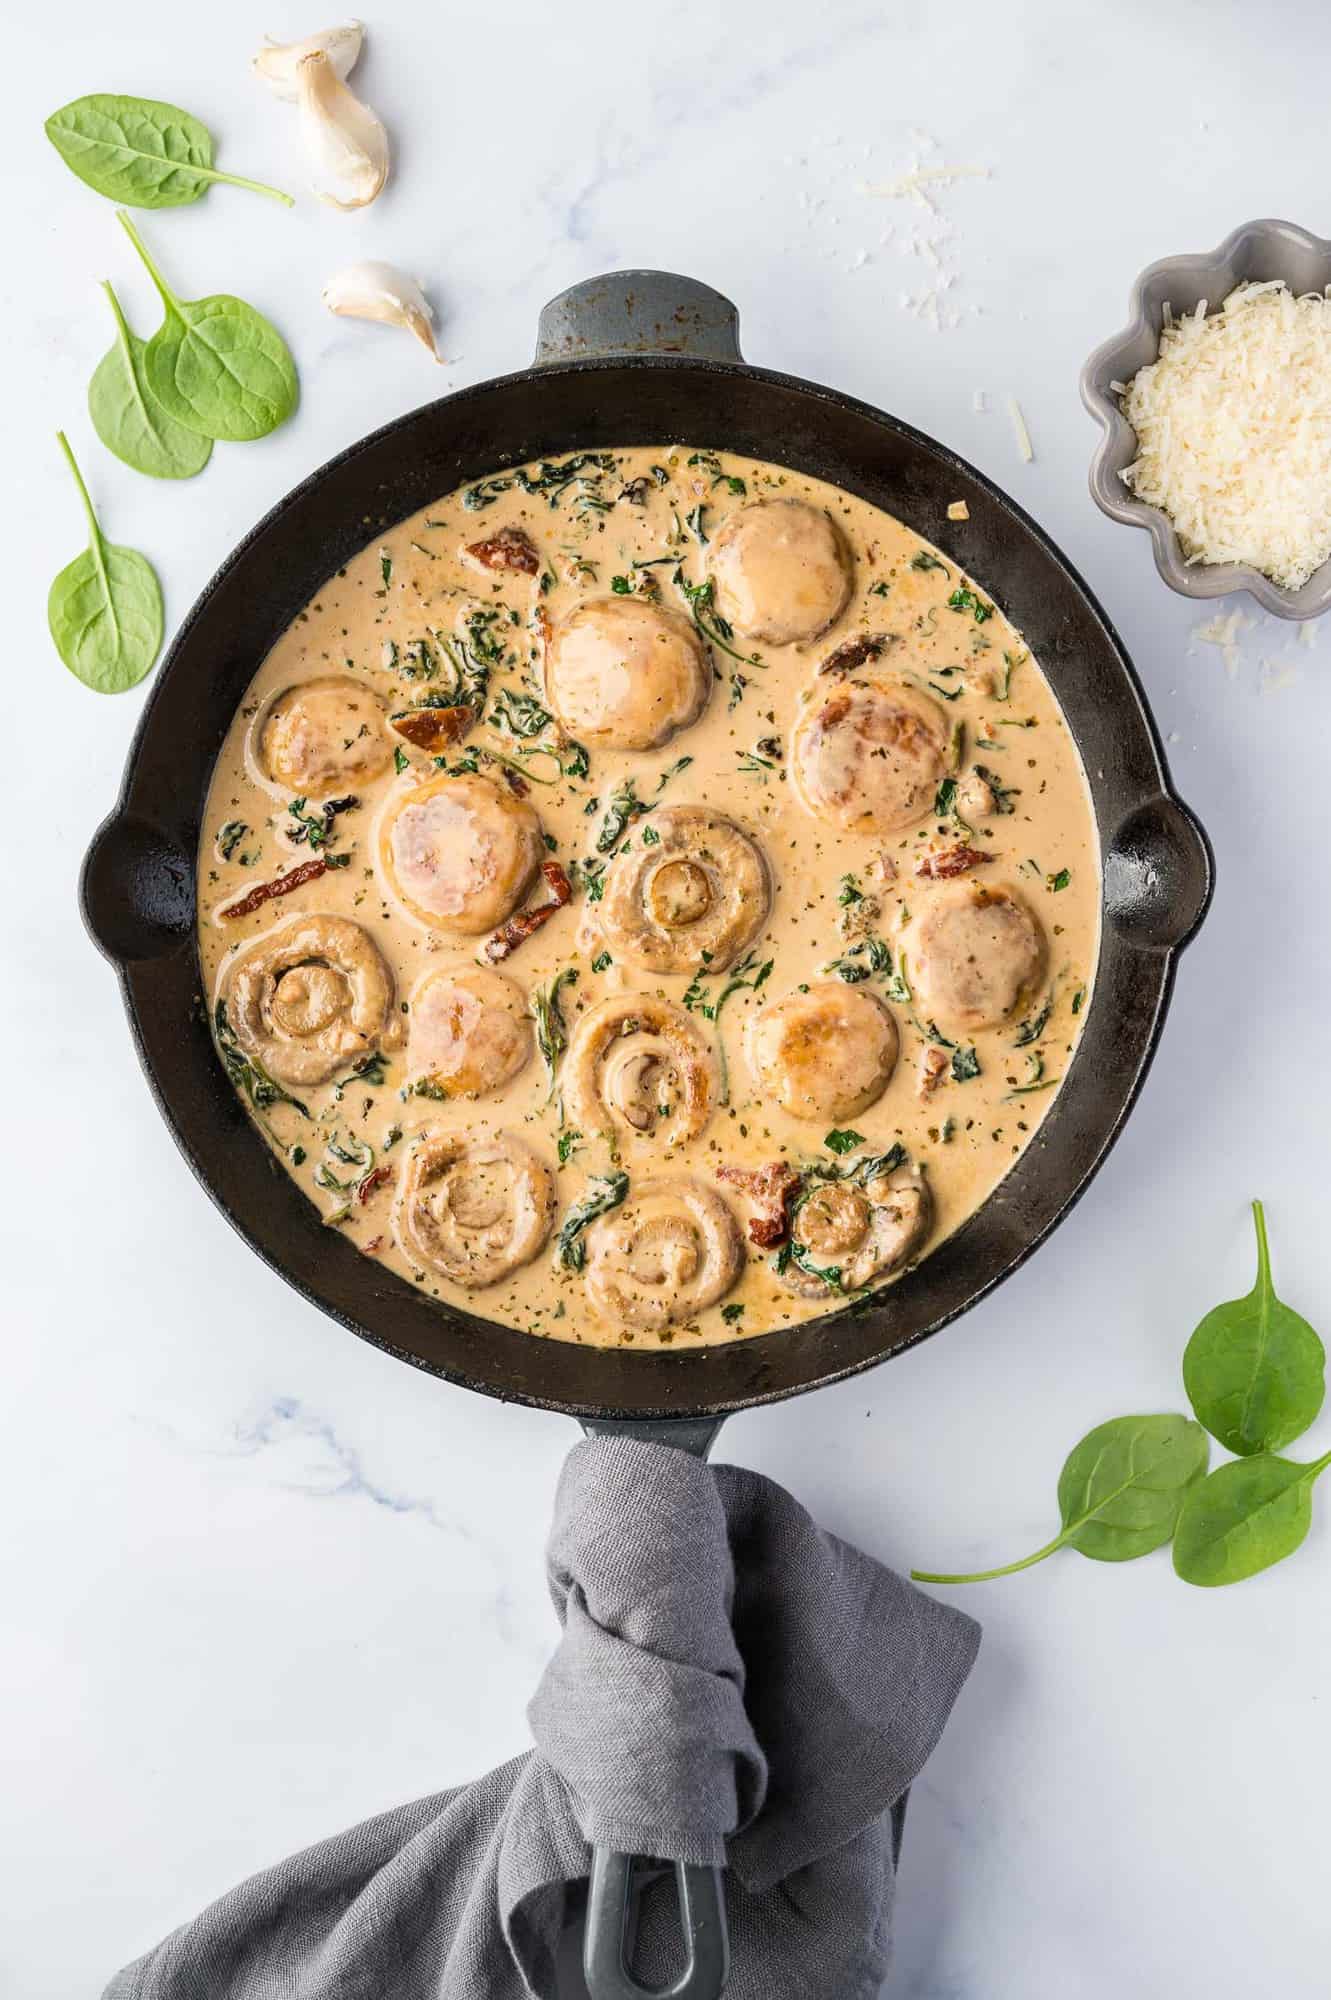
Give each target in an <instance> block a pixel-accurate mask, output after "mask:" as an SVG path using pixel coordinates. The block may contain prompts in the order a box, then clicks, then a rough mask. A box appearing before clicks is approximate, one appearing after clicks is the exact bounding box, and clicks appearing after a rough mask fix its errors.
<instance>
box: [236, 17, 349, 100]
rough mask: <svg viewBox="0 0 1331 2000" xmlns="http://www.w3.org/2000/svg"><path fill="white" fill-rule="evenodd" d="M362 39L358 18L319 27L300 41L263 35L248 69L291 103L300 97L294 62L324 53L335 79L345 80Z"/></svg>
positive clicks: (276, 94) (277, 94) (343, 81)
mask: <svg viewBox="0 0 1331 2000" xmlns="http://www.w3.org/2000/svg"><path fill="white" fill-rule="evenodd" d="M364 40H365V29H364V27H363V26H362V24H361V23H360V22H359V21H347V22H345V23H344V24H343V26H342V27H340V28H321V29H320V30H319V33H318V34H317V35H307V36H306V37H305V40H304V41H303V42H275V41H273V39H272V37H271V36H265V38H264V47H263V48H261V49H260V50H259V53H258V55H257V56H255V58H254V61H253V62H252V63H251V64H250V68H251V69H252V70H253V71H254V74H255V75H256V76H258V77H262V79H263V81H264V82H265V83H266V84H267V85H268V88H269V89H270V90H271V91H272V93H273V95H274V97H280V98H281V99H282V101H283V102H284V103H285V104H294V103H295V102H296V100H297V98H298V97H299V96H300V80H299V78H298V76H297V74H296V71H297V65H298V64H299V63H300V62H301V61H302V60H303V59H304V57H306V56H316V55H325V56H327V57H328V60H329V62H330V63H331V64H332V65H333V68H334V69H335V70H336V72H337V77H338V81H339V82H340V83H345V82H346V80H347V78H348V77H349V76H350V74H351V72H352V70H353V69H354V68H355V67H356V61H357V58H358V57H359V55H360V52H361V44H362V42H363V41H364Z"/></svg>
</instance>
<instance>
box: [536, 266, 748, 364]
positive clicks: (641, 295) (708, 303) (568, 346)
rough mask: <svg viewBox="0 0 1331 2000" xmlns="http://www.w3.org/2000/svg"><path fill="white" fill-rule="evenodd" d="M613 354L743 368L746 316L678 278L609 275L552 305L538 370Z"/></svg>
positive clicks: (540, 333) (705, 288) (540, 338)
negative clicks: (738, 363)
mask: <svg viewBox="0 0 1331 2000" xmlns="http://www.w3.org/2000/svg"><path fill="white" fill-rule="evenodd" d="M614 354H681V355H687V356H691V357H693V358H694V359H697V360H703V361H742V360H743V358H744V357H743V355H742V354H741V353H740V351H739V313H738V312H737V310H736V309H735V307H734V306H733V305H732V304H731V302H730V300H729V299H728V298H726V297H725V296H724V294H723V293H721V292H715V291H713V290H712V287H711V286H710V285H704V284H700V283H699V281H698V280H697V279H696V278H683V277H679V276H677V275H676V274H675V273H674V272H673V271H608V272H607V273H606V274H605V276H604V277H600V278H584V279H582V280H581V282H580V283H578V284H576V285H570V286H569V288H568V290H567V291H566V292H561V293H560V294H559V296H558V298H555V299H551V301H550V303H549V305H547V306H546V307H545V309H544V311H543V312H542V314H541V319H540V326H539V328H538V330H537V339H536V366H537V367H538V368H540V367H543V366H544V365H545V364H546V363H547V362H551V361H588V360H591V361H596V360H601V359H603V358H604V357H606V356H608V355H614Z"/></svg>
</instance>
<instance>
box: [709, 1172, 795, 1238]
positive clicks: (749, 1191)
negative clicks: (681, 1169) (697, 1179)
mask: <svg viewBox="0 0 1331 2000" xmlns="http://www.w3.org/2000/svg"><path fill="white" fill-rule="evenodd" d="M716 1178H717V1179H718V1180H719V1181H724V1182H725V1183H726V1185H727V1186H728V1187H735V1188H738V1189H739V1190H740V1192H741V1193H742V1194H745V1195H747V1196H748V1198H749V1200H750V1201H751V1202H752V1203H753V1205H754V1207H755V1208H756V1209H757V1210H758V1213H757V1214H756V1215H752V1216H750V1218H749V1238H750V1240H751V1241H752V1242H754V1243H756V1244H757V1245H758V1247H759V1248H760V1249H762V1250H771V1249H772V1248H774V1246H775V1245H776V1244H778V1243H781V1242H784V1240H785V1238H786V1236H787V1235H788V1234H789V1231H790V1212H789V1211H790V1203H791V1201H792V1199H793V1198H794V1196H795V1195H796V1194H797V1193H798V1192H799V1187H800V1177H799V1175H798V1174H797V1173H796V1172H795V1169H794V1168H793V1167H792V1166H791V1165H790V1164H789V1162H788V1161H786V1160H771V1161H769V1162H768V1164H767V1165H766V1166H765V1167H729V1166H726V1167H718V1168H717V1170H716Z"/></svg>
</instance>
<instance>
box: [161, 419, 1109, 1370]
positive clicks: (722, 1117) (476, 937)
mask: <svg viewBox="0 0 1331 2000" xmlns="http://www.w3.org/2000/svg"><path fill="white" fill-rule="evenodd" d="M959 533H960V534H961V535H962V536H964V530H961V531H959ZM709 585H710V587H709ZM422 704H432V706H422ZM459 711H462V712H459ZM477 717H479V719H476V718H477ZM459 730H460V731H462V732H463V733H461V734H460V735H459V734H457V733H456V732H458V731H459ZM320 863H322V864H324V865H323V866H322V867H321V866H320V865H319V864H320ZM561 871H562V878H563V879H561ZM279 880H283V881H292V880H294V881H295V882H296V883H297V886H295V887H294V888H290V889H288V890H287V892H286V893H283V894H281V895H279V896H274V897H265V898H261V897H260V896H259V895H258V894H257V893H256V891H258V890H260V889H262V888H263V887H264V886H265V885H268V884H271V883H274V882H276V881H279ZM564 880H567V883H568V886H569V889H570V891H571V893H570V895H569V898H568V900H567V902H565V903H563V904H562V905H561V906H560V907H558V908H557V909H556V910H555V912H554V914H553V916H551V917H550V918H549V920H548V921H545V922H543V923H541V924H539V926H537V927H531V926H529V925H528V923H527V922H526V921H524V915H523V913H525V912H529V911H532V910H534V909H536V908H538V907H540V906H541V905H543V904H545V903H549V902H555V901H557V899H558V898H559V897H560V896H562V894H563V883H564ZM199 910H200V929H199V944H200V953H201V958H202V964H203V971H204V977H205V980H206V984H207V989H208V993H209V997H210V1003H211V1005H212V1006H213V1009H214V1021H215V1024H216V1027H217V1030H218V1045H219V1051H220V1053H221V1055H222V1057H223V1060H224V1061H225V1062H226V1064H227V1067H228V1069H229V1071H230V1073H231V1075H232V1078H233V1080H234V1081H235V1083H236V1085H237V1087H238V1088H239V1089H240V1090H241V1092H242V1094H243V1095H244V1096H245V1098H246V1100H247V1102H249V1104H250V1107H251V1110H252V1112H253V1115H254V1117H255V1120H256V1123H257V1124H258V1126H259V1128H260V1130H261V1131H262V1132H263V1134H264V1136H265V1138H266V1139H267V1141H268V1142H269V1144H270V1145H271V1146H272V1147H273V1148H274V1150H275V1151H276V1152H277V1154H278V1157H279V1158H280V1159H281V1160H282V1161H283V1162H284V1163H285V1165H286V1167H287V1169H288V1171H289V1172H290V1173H291V1174H292V1175H293V1176H294V1178H295V1179H296V1180H297V1182H298V1184H299V1185H300V1186H301V1187H302V1188H303V1189H304V1190H305V1192H306V1193H307V1194H308V1195H309V1197H310V1199H311V1200H312V1201H313V1202H314V1203H315V1204H316V1205H317V1206H318V1207H319V1209H320V1211H321V1212H322V1214H323V1215H324V1218H325V1220H326V1221H327V1223H328V1225H329V1227H330V1228H337V1229H340V1230H341V1231H343V1233H344V1234H346V1235H347V1236H349V1237H350V1238H351V1240H352V1241H353V1242H354V1243H355V1244H356V1246H357V1247H358V1248H359V1249H360V1250H361V1251H363V1252H364V1254H366V1255H367V1256H371V1257H375V1258H377V1259H379V1260H380V1261H381V1262H382V1263H383V1264H385V1265H387V1266H388V1267H389V1268H390V1269H392V1270H394V1271H396V1272H398V1273H400V1274H401V1275H402V1276H403V1277H405V1278H407V1279H409V1280H410V1281H411V1282H413V1283H415V1284H417V1285H419V1286H421V1287H422V1288H423V1289H424V1290H425V1291H426V1292H427V1293H429V1294H431V1295H433V1296H435V1297H438V1298H440V1299H444V1300H447V1301H449V1302H451V1303H454V1304H457V1305H461V1306H466V1307H467V1308H469V1309H470V1310H472V1311H474V1312H478V1313H480V1314H481V1315H483V1316H484V1317H486V1318H490V1319H494V1320H498V1321H502V1322H504V1323H506V1324H508V1325H511V1326H515V1327H520V1328H523V1329H525V1330H526V1331H528V1332H530V1333H532V1334H534V1335H538V1336H546V1337H553V1338H558V1339H564V1340H577V1341H587V1342H593V1343H598V1344H615V1343H624V1344H629V1345H633V1346H636V1347H638V1348H652V1347H656V1346H658V1345H668V1344H675V1345H684V1344H696V1343H700V1342H711V1341H719V1340H728V1339H735V1338H742V1337H746V1336H750V1335H754V1334H759V1333H765V1332H768V1331H770V1330H772V1329H773V1328H776V1327H780V1326H783V1325H787V1324H789V1323H791V1322H793V1321H796V1320H803V1319H807V1318H810V1317H812V1316H814V1315H817V1314H821V1313H826V1312H828V1311H832V1310H835V1309H837V1308H838V1307H840V1306H842V1305H844V1304H845V1302H846V1300H847V1299H848V1298H853V1297H856V1296H860V1295H862V1293H863V1291H864V1290H865V1289H866V1288H868V1287H871V1286H873V1285H876V1284H878V1283H882V1282H886V1281H887V1280H889V1279H890V1278H891V1277H892V1276H893V1275H895V1274H896V1273H897V1272H898V1271H900V1270H901V1269H903V1268H906V1267H907V1266H908V1265H909V1264H910V1263H913V1262H915V1261H917V1260H918V1259H919V1257H920V1256H922V1255H925V1254H927V1252H928V1250H929V1249H930V1248H931V1247H932V1246H933V1245H934V1244H936V1243H937V1242H938V1241H940V1240H941V1239H942V1238H943V1237H944V1236H946V1235H948V1234H950V1233H951V1232H952V1231H953V1230H955V1229H956V1228H957V1227H958V1225H959V1224H960V1223H962V1222H963V1221H964V1220H965V1219H966V1217H967V1216H969V1215H970V1214H971V1213H972V1212H973V1211H974V1210H975V1209H976V1208H977V1207H978V1206H979V1205H980V1203H981V1202H983V1201H984V1200H985V1198H986V1197H987V1196H988V1195H989V1194H990V1193H992V1191H993V1189H994V1187H995V1186H996V1185H997V1183H998V1182H999V1181H1000V1180H1001V1179H1002V1177H1003V1175H1004V1174H1005V1173H1006V1172H1007V1170H1008V1168H1009V1167H1010V1166H1011V1165H1012V1163H1013V1161H1014V1160H1015V1159H1016V1158H1017V1157H1018V1156H1019V1154H1020V1153H1021V1152H1022V1150H1023V1149H1024V1147H1025V1146H1027V1145H1028V1144H1029V1143H1030V1140H1031V1138H1032V1135H1033V1134H1034V1133H1035V1131H1036V1130H1037V1129H1038V1127H1039V1124H1040V1121H1041V1119H1042V1118H1043V1117H1044V1116H1045V1115H1046V1114H1047V1112H1048V1110H1049V1107H1050V1105H1051V1103H1052V1101H1053V1099H1054V1097H1055V1095H1056V1094H1057V1091H1058V1087H1059V1082H1060V1080H1061V1078H1062V1077H1063V1075H1064V1074H1065V1072H1066V1069H1067V1066H1068V1064H1069V1062H1070V1061H1071V1058H1072V1053H1073V1050H1074V1047H1075V1044H1076V1039H1077V1034H1078V1031H1079V1027H1080V1023H1081V1020H1082V1019H1083V1018H1084V1008H1085V1005H1086V1003H1087V999H1088V991H1089V985H1090V981H1091V978H1092V975H1093V971H1094V967H1095V961H1096V953H1097V945H1098V934H1099V910H1100V877H1099V860H1098V847H1097V842H1096V837H1095V828H1094V822H1093V817H1092V812H1091V806H1090V800H1089V796H1088V793H1087V787H1086V782H1085V777H1084V774H1083V771H1082V768H1081V765H1080V761H1079V759H1078V755H1077V751H1076V747H1075V745H1074V743H1073V741H1072V738H1071V735H1070V733H1069V731H1068V729H1067V726H1066V724H1065V723H1064V721H1063V719H1062V716H1061V714H1060V712H1059V709H1058V705H1057V703H1056V702H1055V700H1054V698H1053V696H1052V694H1051V692H1050V689H1049V686H1048V684H1047V683H1046V681H1045V679H1044V677H1043V675H1042V673H1041V672H1040V669H1039V667H1038V665H1037V663H1036V662H1035V661H1034V660H1033V659H1032V658H1031V656H1030V655H1029V653H1028V652H1027V650H1026V648H1025V646H1024V644H1023V642H1022V640H1021V637H1020V635H1019V634H1018V633H1017V632H1016V631H1015V630H1014V629H1013V628H1012V627H1011V626H1010V625H1009V624H1008V622H1007V621H1006V619H1005V618H1004V617H1003V614H1002V612H1001V611H1000V610H999V609H998V608H997V606H996V605H995V604H994V603H993V602H992V600H991V599H990V598H989V597H988V595H987V594H986V592H985V591H984V590H983V589H982V588H981V587H980V586H979V585H978V584H974V583H972V582H971V581H970V580H969V579H968V578H967V577H966V576H965V575H964V574H963V573H961V572H960V571H958V570H957V569H956V568H955V566H954V565H953V564H952V563H951V561H949V560H945V559H944V558H943V557H941V556H940V555H939V553H938V552H937V551H936V550H935V549H933V548H931V547H930V546H929V545H927V544H926V543H924V542H922V541H921V540H920V538H919V537H918V536H917V535H915V534H914V533H913V532H912V531H911V530H910V529H908V528H906V527H905V526H903V525H902V523H900V522H899V521H897V520H895V519H893V518H892V517H891V516H890V515H888V514H885V513H882V512H880V511H878V510H877V509H875V508H873V507H871V506H868V505H867V504H865V503H864V502H863V501H860V500H857V499H855V498H853V497H852V496H851V495H849V494H847V493H844V492H841V491H839V490H837V489H836V488H834V487H831V486H828V485H824V484H821V483H820V482H818V481H816V480H812V479H807V478H805V477H804V476H802V475H800V474H797V473H794V472H789V471H785V470H782V469H781V468H780V467H779V466H775V465H767V464H760V463H754V462H752V461H749V460H746V459H742V458H740V457H737V456H735V455H733V454H728V453H721V454H714V453H711V452H709V451H706V450H704V449H695V448H694V447H692V446H678V447H644V448H635V449H626V450H622V451H617V452H614V453H612V454H611V453H607V454H601V455H599V456H593V457H591V458H586V457H584V458H581V459H579V458H572V459H564V460H560V461H558V462H557V466H556V468H554V469H552V468H551V467H549V466H537V465H533V466H530V467H527V468H525V469H524V470H523V472H522V473H520V474H515V473H504V474H501V475H498V476H496V477H495V478H494V479H491V480H482V481H480V482H478V483H476V484H475V485H473V486H471V487H469V488H464V489H462V490H461V491H459V492H457V493H453V494H450V495H449V496H447V497H446V498H445V499H442V500H440V501H438V502H437V503H436V504H434V505H433V506H431V507H428V508H426V509H425V510H424V511H423V512H422V513H421V514H419V515H417V516H416V517H415V518H413V519H412V520H410V521H407V522H404V523H403V524H402V525H401V526H399V527H397V528H395V529H393V530H392V532H391V533H390V534H388V535H387V536H386V537H384V538H383V539H382V540H379V541H375V542H374V543H372V544H371V545H370V546H369V547H367V548H366V549H365V550H364V551H363V552H362V554H361V555H359V556H358V557H357V558H356V559H355V561H354V562H352V563H350V564H348V566H347V567H346V568H345V569H343V570H341V571H339V573H338V574H337V575H336V576H334V577H331V578H330V579H329V581H328V583H327V584H326V585H325V586H324V588H323V589H321V590H320V591H319V593H318V595H317V596H316V597H315V599H314V600H313V602H312V603H311V604H310V605H309V606H308V607H307V608H306V609H305V610H304V611H303V612H302V613H301V614H300V615H299V617H298V618H297V619H296V620H295V621H294V623H293V624H292V625H291V627H290V629H289V630H288V631H287V632H286V633H284V634H283V636H282V638H281V639H280V640H279V641H278V643H277V644H276V645H275V646H274V648H273V650H272V652H271V653H270V654H269V656H268V658H267V659H266V660H265V661H264V662H263V663H262V665H261V666H260V667H259V670H258V672H257V673H256V675H255V677H254V680H253V682H252V683H251V686H250V688H249V690H248V691H247V693H246V696H245V700H244V702H243V704H242V706H241V708H240V711H239V712H238V714H237V716H236V718H235V721H234V723H233V725H232V728H231V730H230V732H229V734H228V736H227V738H226V741H225V743H224V745H223V748H222V752H221V756H220V758H219V760H218V764H217V768H216V772H215V774H214V778H213V782H212V786H211V790H210V793H209V797H208V802H207V808H206V817H205V823H204V829H203V836H202V840H201V847H200V861H199ZM515 919H516V920H515ZM505 926H507V927H508V928H507V931H505V928H504V927H505ZM524 932H525V933H527V934H526V935H522V933H524ZM514 938H517V939H518V941H517V942H516V946H515V948H513V949H511V950H508V951H506V950H505V948H504V947H505V943H506V942H507V943H512V941H513V940H514ZM496 939H497V940H498V942H493V940H496ZM556 982H558V985H557V986H556ZM292 1100H294V1101H292ZM589 1207H590V1208H592V1209H601V1210H602V1211H603V1212H602V1213H601V1214H600V1215H599V1216H594V1217H593V1218H592V1219H591V1220H590V1221H588V1222H585V1223H584V1222H583V1221H582V1218H583V1217H584V1215H585V1214H586V1212H587V1210H588V1208H589Z"/></svg>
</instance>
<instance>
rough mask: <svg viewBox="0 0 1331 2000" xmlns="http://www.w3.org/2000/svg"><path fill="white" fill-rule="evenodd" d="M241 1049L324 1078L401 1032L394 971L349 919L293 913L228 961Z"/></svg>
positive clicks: (280, 1075) (221, 993) (225, 977)
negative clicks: (395, 996) (397, 1012)
mask: <svg viewBox="0 0 1331 2000" xmlns="http://www.w3.org/2000/svg"><path fill="white" fill-rule="evenodd" d="M218 998H219V1000H221V1001H222V1002H223V1003H224V1004H225V1006H226V1014H227V1024H228V1026H229V1028H230V1030H231V1033H232V1035H233V1036H234V1037H235V1040H236V1042H237V1044H238V1045H239V1047H240V1048H241V1049H243V1050H244V1052H245V1054H246V1055H247V1056H250V1057H252V1058H253V1059H254V1060H255V1061H256V1062H259V1063H261V1064H262V1065H263V1067H264V1069H266V1070H267V1071H268V1073H269V1075H270V1076H273V1077H276V1079H277V1081H278V1082H279V1083H284V1084H290V1085H302V1086H305V1087H307V1088H308V1087H309V1086H310V1085H311V1084H316V1083H325V1082H326V1081H327V1080H328V1078H329V1077H330V1076H332V1074H333V1072H334V1071H335V1070H338V1069H342V1068H343V1067H345V1065H346V1064H348V1063H350V1062H354V1061H355V1060H356V1059H357V1058H358V1057H360V1056H366V1055H370V1054H372V1053H373V1052H374V1050H375V1049H381V1048H384V1049H386V1048H391V1047H393V1046H394V1045H395V1043H396V1042H397V1040H398V1039H399V1037H400V1033H401V1030H400V1026H399V1022H398V1017H397V1015H396V1013H395V1012H394V1009H393V975H392V973H391V972H390V971H389V969H388V967H387V965H386V964H385V963H384V960H383V958H382V957H381V956H380V953H379V949H378V947H377V945H376V944H375V942H374V939H373V938H372V937H371V936H370V934H369V932H368V931H366V930H362V928H361V926H360V925H359V924H357V923H353V922H352V921H351V919H350V918H349V917H325V916H318V915H313V916H299V917H288V918H287V919H286V921H285V922H283V923H280V924H278V925H277V926H276V928H275V929H273V930H271V931H268V932H266V933H265V935H264V936H263V937H260V938H256V939H255V940H254V942H253V944H249V945H246V946H245V948H244V950H242V951H239V952H237V953H236V956H235V957H234V958H232V959H230V960H229V961H228V963H227V964H226V966H225V967H224V969H223V972H222V977H221V980H220V982H219V986H218Z"/></svg>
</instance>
